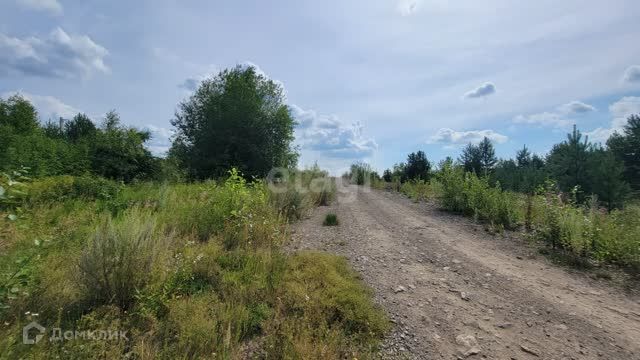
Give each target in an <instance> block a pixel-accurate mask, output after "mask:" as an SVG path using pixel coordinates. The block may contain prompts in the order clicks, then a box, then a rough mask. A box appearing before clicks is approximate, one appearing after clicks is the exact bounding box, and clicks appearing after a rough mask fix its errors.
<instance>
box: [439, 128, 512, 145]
mask: <svg viewBox="0 0 640 360" xmlns="http://www.w3.org/2000/svg"><path fill="white" fill-rule="evenodd" d="M485 137H486V138H488V139H489V140H491V141H493V142H496V143H499V144H502V143H504V142H506V141H507V140H509V138H508V137H507V136H505V135H502V134H499V133H497V132H495V131H493V130H470V131H455V130H452V129H448V128H442V129H440V130H438V132H436V133H435V135H433V136H431V137H430V138H429V140H428V141H427V143H428V144H445V145H464V144H468V143H479V142H480V141H482V139H484V138H485Z"/></svg>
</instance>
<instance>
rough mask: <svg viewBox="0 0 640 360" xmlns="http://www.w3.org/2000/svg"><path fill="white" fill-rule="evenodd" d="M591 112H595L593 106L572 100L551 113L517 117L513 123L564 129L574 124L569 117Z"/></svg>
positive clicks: (573, 120)
mask: <svg viewBox="0 0 640 360" xmlns="http://www.w3.org/2000/svg"><path fill="white" fill-rule="evenodd" d="M592 111H596V108H595V107H594V106H592V105H589V104H586V103H583V102H582V101H577V100H574V101H571V102H568V103H566V104H563V105H560V106H558V108H557V109H556V111H553V112H547V111H545V112H541V113H537V114H529V115H522V114H521V115H517V116H516V117H514V118H513V122H514V123H516V124H528V125H539V126H544V127H555V128H564V127H569V126H571V125H573V124H575V123H576V121H575V119H570V118H569V116H572V115H582V114H586V113H588V112H592Z"/></svg>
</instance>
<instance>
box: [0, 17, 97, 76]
mask: <svg viewBox="0 0 640 360" xmlns="http://www.w3.org/2000/svg"><path fill="white" fill-rule="evenodd" d="M108 54H109V52H108V51H107V49H105V48H104V47H102V46H101V45H99V44H97V43H95V42H94V41H93V40H91V38H89V37H88V36H86V35H75V34H68V33H66V32H65V31H64V30H62V29H61V28H56V29H55V30H53V31H52V32H51V33H50V34H49V35H48V36H45V37H27V38H22V39H21V38H16V37H11V36H7V35H5V34H1V33H0V76H2V75H7V74H14V73H16V74H21V75H30V76H39V77H58V78H74V77H88V76H90V75H92V74H93V73H95V72H101V73H107V72H109V68H108V67H107V65H106V64H105V63H104V58H105V57H106V56H107V55H108Z"/></svg>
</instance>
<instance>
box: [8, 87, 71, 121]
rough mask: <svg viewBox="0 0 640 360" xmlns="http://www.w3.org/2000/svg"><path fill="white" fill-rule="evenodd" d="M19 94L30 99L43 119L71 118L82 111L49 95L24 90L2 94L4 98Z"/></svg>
mask: <svg viewBox="0 0 640 360" xmlns="http://www.w3.org/2000/svg"><path fill="white" fill-rule="evenodd" d="M15 94H18V95H20V96H22V97H23V98H25V99H27V100H29V101H30V102H31V104H33V106H34V107H35V108H36V110H37V111H38V114H39V115H40V119H41V120H44V121H46V120H56V119H58V118H60V117H62V118H65V119H70V118H72V117H73V116H75V115H76V114H77V113H79V112H81V111H80V110H78V109H77V108H75V107H73V106H71V105H68V104H65V103H64V102H63V101H62V100H60V99H58V98H56V97H54V96H49V95H34V94H30V93H27V92H23V91H10V92H5V93H3V94H2V98H5V99H6V98H8V97H10V96H12V95H15Z"/></svg>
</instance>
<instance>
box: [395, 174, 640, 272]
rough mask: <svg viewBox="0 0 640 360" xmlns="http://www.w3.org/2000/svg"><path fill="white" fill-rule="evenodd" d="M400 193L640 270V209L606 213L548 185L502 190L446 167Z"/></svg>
mask: <svg viewBox="0 0 640 360" xmlns="http://www.w3.org/2000/svg"><path fill="white" fill-rule="evenodd" d="M399 191H400V192H402V193H404V194H405V195H407V196H408V197H409V198H411V199H413V200H414V201H420V200H427V199H431V200H435V201H437V202H438V203H439V205H440V206H441V207H442V208H443V209H446V210H448V211H451V212H456V213H461V214H465V215H467V216H471V217H474V218H475V219H476V220H478V221H481V222H484V223H486V224H488V226H489V229H490V230H492V231H498V232H499V231H502V230H503V229H511V230H516V229H520V228H522V226H523V225H525V226H524V230H526V231H527V232H528V233H529V234H530V235H531V236H532V237H534V238H535V239H538V240H540V241H542V242H544V243H546V244H548V245H549V246H551V247H553V248H556V249H558V250H561V251H565V252H567V253H569V254H571V255H574V256H577V257H580V258H583V259H592V260H596V261H601V262H608V263H615V264H618V265H620V266H623V267H628V268H632V269H633V270H635V271H640V221H638V219H640V205H638V204H629V205H628V206H626V207H625V208H624V209H621V210H620V209H619V210H613V211H611V212H608V211H606V210H605V209H601V208H599V207H598V205H597V204H598V202H597V201H596V200H595V199H593V201H591V202H590V203H589V204H588V205H586V206H583V205H577V204H576V203H575V201H571V197H570V196H569V197H568V199H567V196H564V195H563V194H560V193H559V192H558V191H557V190H556V188H555V186H553V185H552V184H549V185H548V186H547V187H546V188H545V189H540V191H539V192H538V193H537V194H536V195H524V194H517V193H513V192H509V191H502V190H501V189H500V186H499V184H497V185H496V186H491V185H490V184H489V182H488V180H487V179H486V178H481V177H477V176H476V175H475V174H473V173H465V172H464V171H463V169H462V168H460V167H456V166H451V165H445V166H444V167H443V168H442V169H440V171H439V172H438V173H437V176H436V179H435V180H431V181H430V182H429V183H426V182H422V181H409V182H405V183H403V184H402V185H401V186H400V188H399Z"/></svg>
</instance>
